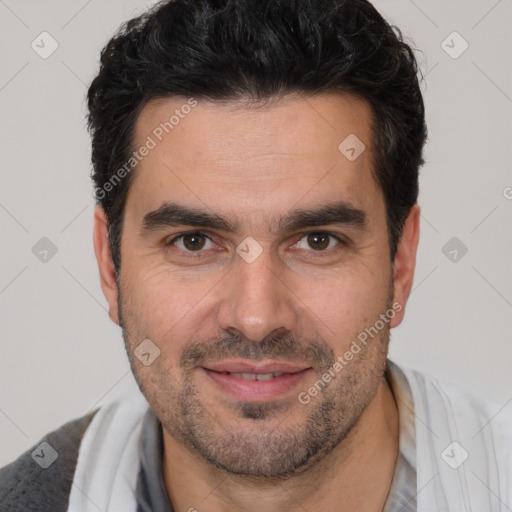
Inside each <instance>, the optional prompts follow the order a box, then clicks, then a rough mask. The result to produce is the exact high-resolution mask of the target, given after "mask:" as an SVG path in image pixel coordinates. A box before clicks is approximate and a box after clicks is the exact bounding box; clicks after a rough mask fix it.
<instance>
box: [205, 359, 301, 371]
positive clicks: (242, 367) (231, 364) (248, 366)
mask: <svg viewBox="0 0 512 512" xmlns="http://www.w3.org/2000/svg"><path fill="white" fill-rule="evenodd" d="M203 368H204V369H206V370H212V371H214V372H229V373H276V372H281V373H297V372H300V371H303V370H306V369H308V368H310V367H309V366H307V365H299V364H294V363H290V362H289V361H266V362H260V363H257V364H256V363H254V362H251V363H248V362H246V361H237V360H226V361H219V362H217V363H209V364H207V365H205V366H204V367H203Z"/></svg>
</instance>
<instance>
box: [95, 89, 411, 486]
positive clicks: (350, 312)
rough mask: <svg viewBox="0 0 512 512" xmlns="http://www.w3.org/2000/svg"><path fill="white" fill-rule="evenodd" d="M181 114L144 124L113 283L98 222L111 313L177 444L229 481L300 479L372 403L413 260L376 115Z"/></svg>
mask: <svg viewBox="0 0 512 512" xmlns="http://www.w3.org/2000/svg"><path fill="white" fill-rule="evenodd" d="M185 104H187V99H176V98H173V99H165V100H159V101H154V102H152V103H150V104H149V105H147V106H146V107H145V108H144V110H143V111H142V113H141V115H140V117H139V119H138V121H137V124H136V134H135V140H134V147H135V148H140V147H141V146H143V145H145V144H146V145H147V144H148V141H149V139H148V136H149V137H150V138H151V139H152V141H153V142H154V143H155V144H154V146H153V143H149V145H150V146H153V147H152V148H151V149H150V150H149V151H148V152H147V154H146V156H145V157H144V158H143V159H142V160H141V161H140V163H139V164H138V167H137V171H136V174H134V176H133V178H134V179H133V182H132V183H131V185H130V190H129V193H128V197H127V201H126V207H125V219H124V226H123V234H122V244H121V260H122V264H121V273H120V280H119V283H115V282H114V280H113V278H112V275H113V271H112V265H111V260H109V255H108V248H107V246H108V244H107V243H106V229H105V222H104V217H102V216H101V212H98V214H97V217H96V227H95V245H96V252H97V255H98V260H99V261H100V270H101V273H102V286H103V289H104V291H105V294H106V296H107V299H108V300H109V304H110V307H111V309H110V316H111V318H112V319H113V320H114V321H116V322H118V323H119V324H120V325H121V326H122V328H123V336H124V339H125V343H126V349H127V352H128V356H129V358H130V362H131V366H132V370H133V372H134V375H135V377H136V380H137V382H138V384H139V386H140V388H141V390H142V392H143V393H144V395H145V396H146V398H147V400H148V402H149V404H150V405H151V407H152V408H153V410H154V411H155V413H156V415H157V416H158V418H159V419H160V421H161V422H162V425H163V427H164V430H165V436H167V437H169V436H170V437H172V439H174V440H175V441H176V442H178V443H180V444H181V445H183V446H185V447H186V448H187V449H189V450H190V451H191V452H192V453H194V454H195V455H199V456H200V457H201V458H202V459H203V460H206V461H208V462H209V463H211V464H213V465H214V466H216V467H218V468H223V469H224V470H227V471H228V472H231V473H236V474H240V475H252V476H260V477H284V476H289V475H293V474H298V473H300V472H302V471H304V470H305V469H307V468H309V467H311V466H312V465H314V464H315V463H316V462H317V461H319V460H321V459H322V458H323V457H324V456H325V455H326V454H327V453H329V452H331V451H332V450H333V449H334V448H335V447H336V446H337V445H338V444H339V443H340V441H342V440H343V439H344V438H345V437H346V435H347V434H348V433H349V432H350V430H351V429H352V427H353V426H354V425H355V424H356V423H357V420H358V418H359V417H360V415H361V413H362V412H363V411H364V409H365V408H366V406H367V405H368V403H369V402H370V401H371V400H372V398H373V397H374V396H375V393H376V390H377V388H378V386H379V384H380V382H381V378H382V373H383V370H384V366H385V361H386V355H387V346H388V339H389V329H390V327H394V326H395V325H397V324H398V323H400V321H401V314H400V313H399V312H398V310H397V309H396V308H393V306H392V304H393V303H399V304H400V308H399V309H401V304H404V303H405V300H406V295H407V294H408V290H409V289H410V283H409V278H410V280H412V276H410V275H409V274H411V265H410V262H411V261H412V259H413V257H412V256H411V252H414V251H409V252H407V251H406V250H405V249H404V250H403V251H404V252H400V250H399V254H398V255H397V259H396V261H395V264H394V265H393V264H392V262H391V261H390V259H389V246H388V240H387V226H386V209H385V203H384V198H383V195H382V192H381V190H380V188H379V187H378V185H377V183H376V181H375V179H374V177H373V175H372V165H373V164H372V148H371V136H370V122H371V112H370V109H369V107H368V106H367V104H366V103H365V102H363V101H361V100H358V99H356V98H353V97H350V96H341V95H321V96H320V95H319V96H313V97H310V98H308V99H304V98H302V99H301V98H298V97H292V96H288V97H285V98H284V99H282V100H281V101H279V102H277V103H274V104H271V105H267V106H265V107H261V106H260V107H258V108H256V107H249V106H247V105H246V106H244V105H242V104H240V103H238V104H235V103H224V104H220V103H209V102H206V101H198V102H197V104H195V106H193V108H190V109H189V108H184V107H183V106H184V105H185ZM178 112H179V113H181V115H179V116H177V114H178ZM185 112H186V114H185ZM172 115H175V117H176V119H177V118H178V117H179V121H178V122H176V119H174V121H173V125H172V129H171V128H169V125H168V126H167V130H168V131H169V133H166V132H165V130H164V131H163V132H162V128H161V127H162V125H161V123H165V122H166V121H169V119H170V118H171V116H172ZM158 127H160V130H158ZM155 130H156V131H155ZM161 132H162V133H161ZM353 135H355V136H357V138H358V139H359V140H360V141H362V143H364V145H365V146H366V149H365V150H364V151H363V152H362V153H361V154H360V155H359V156H358V157H357V158H356V159H354V158H353V157H354V154H357V152H358V147H356V149H355V151H351V150H350V147H352V146H354V142H353V141H354V140H355V139H353ZM348 136H352V139H349V141H352V144H349V148H348V149H347V148H345V151H340V149H339V146H340V143H342V142H343V141H344V140H345V139H346V138H347V137H348ZM160 139H161V140H160ZM343 148H344V146H342V149H343ZM347 155H348V156H349V157H350V158H347ZM404 233H405V237H407V233H408V231H407V229H405V231H404ZM412 239H414V236H413V237H412ZM410 245H411V244H410ZM412 245H414V243H413V244H412ZM404 269H406V270H404ZM117 285H119V288H118V287H117ZM390 311H391V312H392V314H390ZM384 317H385V318H386V321H383V320H382V319H383V318H384ZM379 320H380V321H379ZM372 327H373V331H371V332H372V333H373V334H372V336H371V337H370V336H367V340H366V343H363V342H362V341H361V340H362V339H363V338H364V335H363V336H361V333H363V332H367V333H368V331H365V329H369V328H372ZM376 327H378V328H376ZM358 336H359V338H358ZM143 340H150V342H148V341H146V342H144V343H145V345H141V342H143ZM354 340H356V341H355V343H356V346H358V347H359V349H360V350H359V351H357V352H356V350H355V349H354V348H353V347H354ZM357 340H359V342H358V341H357ZM138 347H139V348H138ZM140 347H144V350H142V349H141V348H140ZM351 349H352V352H353V354H352V355H353V357H352V358H350V359H348V358H347V357H345V356H344V354H346V353H347V351H351ZM141 351H142V352H143V353H144V354H145V355H144V356H143V357H142V361H141V360H140V359H139V357H137V354H139V356H140V352H141ZM156 355H158V357H156V359H154V360H153V358H154V357H155V356H156ZM336 362H339V363H340V364H342V369H341V370H340V369H339V365H336ZM149 363H150V364H149ZM326 372H328V373H330V374H331V379H326V378H325V375H326ZM332 375H334V377H333V376H332ZM322 376H324V379H323V381H322V382H323V384H321V385H319V384H318V381H319V380H321V379H322ZM326 380H328V382H325V381H326ZM315 383H317V384H316V388H315ZM314 389H316V390H317V392H316V393H315V392H314ZM308 390H313V391H311V392H309V391H308ZM300 397H302V399H300Z"/></svg>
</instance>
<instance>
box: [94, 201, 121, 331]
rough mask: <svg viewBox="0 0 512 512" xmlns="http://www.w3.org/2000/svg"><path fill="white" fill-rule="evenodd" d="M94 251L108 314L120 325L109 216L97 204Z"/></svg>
mask: <svg viewBox="0 0 512 512" xmlns="http://www.w3.org/2000/svg"><path fill="white" fill-rule="evenodd" d="M93 241H94V252H95V253H96V260H97V261H98V268H99V271H100V281H101V289H102V290H103V295H105V298H106V299H107V302H108V304H109V312H108V315H109V317H110V319H111V320H112V321H113V322H114V323H116V324H117V325H119V311H118V302H117V299H118V293H119V290H118V289H117V282H116V278H115V272H114V262H113V261H112V255H111V253H110V245H109V243H108V224H107V216H106V214H105V211H104V210H103V208H102V207H101V206H96V209H95V211H94V233H93Z"/></svg>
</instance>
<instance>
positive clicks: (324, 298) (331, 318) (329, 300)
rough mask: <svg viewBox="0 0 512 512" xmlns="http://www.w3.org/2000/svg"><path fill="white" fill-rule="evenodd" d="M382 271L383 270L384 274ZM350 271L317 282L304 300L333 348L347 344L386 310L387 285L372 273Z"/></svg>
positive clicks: (311, 320) (320, 330) (319, 328)
mask: <svg viewBox="0 0 512 512" xmlns="http://www.w3.org/2000/svg"><path fill="white" fill-rule="evenodd" d="M384 274H385V272H384V271H382V275H383V276H384ZM362 275H363V274H356V273H350V274H345V275H344V276H338V279H331V280H328V281H322V283H318V284H319V285H320V284H321V286H318V287H315V288H313V289H312V290H311V289H310V290H309V291H308V294H307V295H304V292H303V293H302V296H304V297H305V299H304V302H305V303H306V304H307V306H308V307H307V309H306V311H308V310H309V312H310V313H309V316H310V322H313V323H314V324H315V325H316V326H317V327H318V331H319V332H320V334H321V335H322V337H324V339H325V340H326V341H329V342H330V344H332V346H333V347H340V350H341V348H342V347H344V346H345V345H349V344H350V342H351V341H352V339H354V338H355V337H357V335H358V334H359V333H360V332H361V331H363V330H364V329H365V328H366V327H368V326H370V325H373V323H374V322H375V320H376V319H377V318H379V315H380V314H381V313H384V312H385V309H386V307H387V298H388V284H387V281H386V280H385V279H381V278H379V279H377V280H376V279H375V278H374V277H373V275H372V274H367V276H366V277H367V279H363V278H362V277H361V276H362Z"/></svg>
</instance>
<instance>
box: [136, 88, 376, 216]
mask: <svg viewBox="0 0 512 512" xmlns="http://www.w3.org/2000/svg"><path fill="white" fill-rule="evenodd" d="M371 122H372V116H371V109H370V107H369V106H368V104H367V103H366V102H364V101H363V100H361V99H359V98H356V97H354V96H348V95H341V94H324V95H317V96H310V97H307V98H304V97H302V98H301V97H297V96H288V97H284V98H282V99H281V100H280V101H278V102H271V103H269V104H266V105H258V106H255V105H249V104H246V103H242V102H240V101H238V102H234V101H231V102H210V101H206V100H197V101H196V100H191V99H189V98H166V99H159V100H155V101H152V102H150V103H149V104H148V105H146V107H145V108H144V109H143V110H142V112H141V114H140V116H139V118H138V119H137V123H136V126H135V136H134V141H133V147H134V149H135V150H138V149H139V148H141V147H143V146H145V145H146V146H148V147H149V146H151V149H150V150H149V151H147V152H145V153H146V156H144V157H143V158H142V159H141V160H140V162H139V163H138V164H137V167H136V170H135V171H134V176H133V178H134V179H133V182H132V184H131V186H130V191H129V194H128V198H127V207H126V211H127V213H128V212H130V211H131V210H133V211H134V212H135V214H136V215H137V216H138V218H139V219H140V218H141V216H142V215H144V214H145V213H146V212H147V211H148V210H150V209H153V210H154V209H157V208H158V207H160V206H161V204H163V203H164V202H169V201H176V200H179V201H182V202H187V203H188V204H191V205H193V206H196V207H200V208H203V209H204V208H205V207H206V208H208V209H211V210H214V211H215V212H217V213H222V214H226V215H229V214H232V215H236V217H237V218H240V219H241V218H244V217H245V218H246V219H247V220H251V219H254V218H256V217H263V216H264V215H265V214H266V213H268V214H269V216H270V217H272V218H273V219H274V218H275V217H276V215H279V214H280V213H282V212H285V211H286V210H288V209H291V208H292V207H294V206H295V207H297V206H299V207H307V205H308V204H309V205H312V204H316V205H317V204H318V203H321V202H322V201H323V202H327V201H328V202H332V201H334V200H346V201H347V202H350V203H351V204H353V205H354V206H356V207H359V208H365V205H366V207H370V206H372V204H373V206H375V205H376V203H375V201H377V203H379V202H381V203H382V196H381V193H380V189H379V187H378V186H377V184H376V182H375V180H374V177H373V173H372V166H373V163H372V148H371V142H372V141H371ZM340 145H341V146H340ZM363 148H364V149H363ZM359 153H360V154H359ZM354 156H357V158H354ZM377 206H378V205H377ZM365 209H366V208H365Z"/></svg>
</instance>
